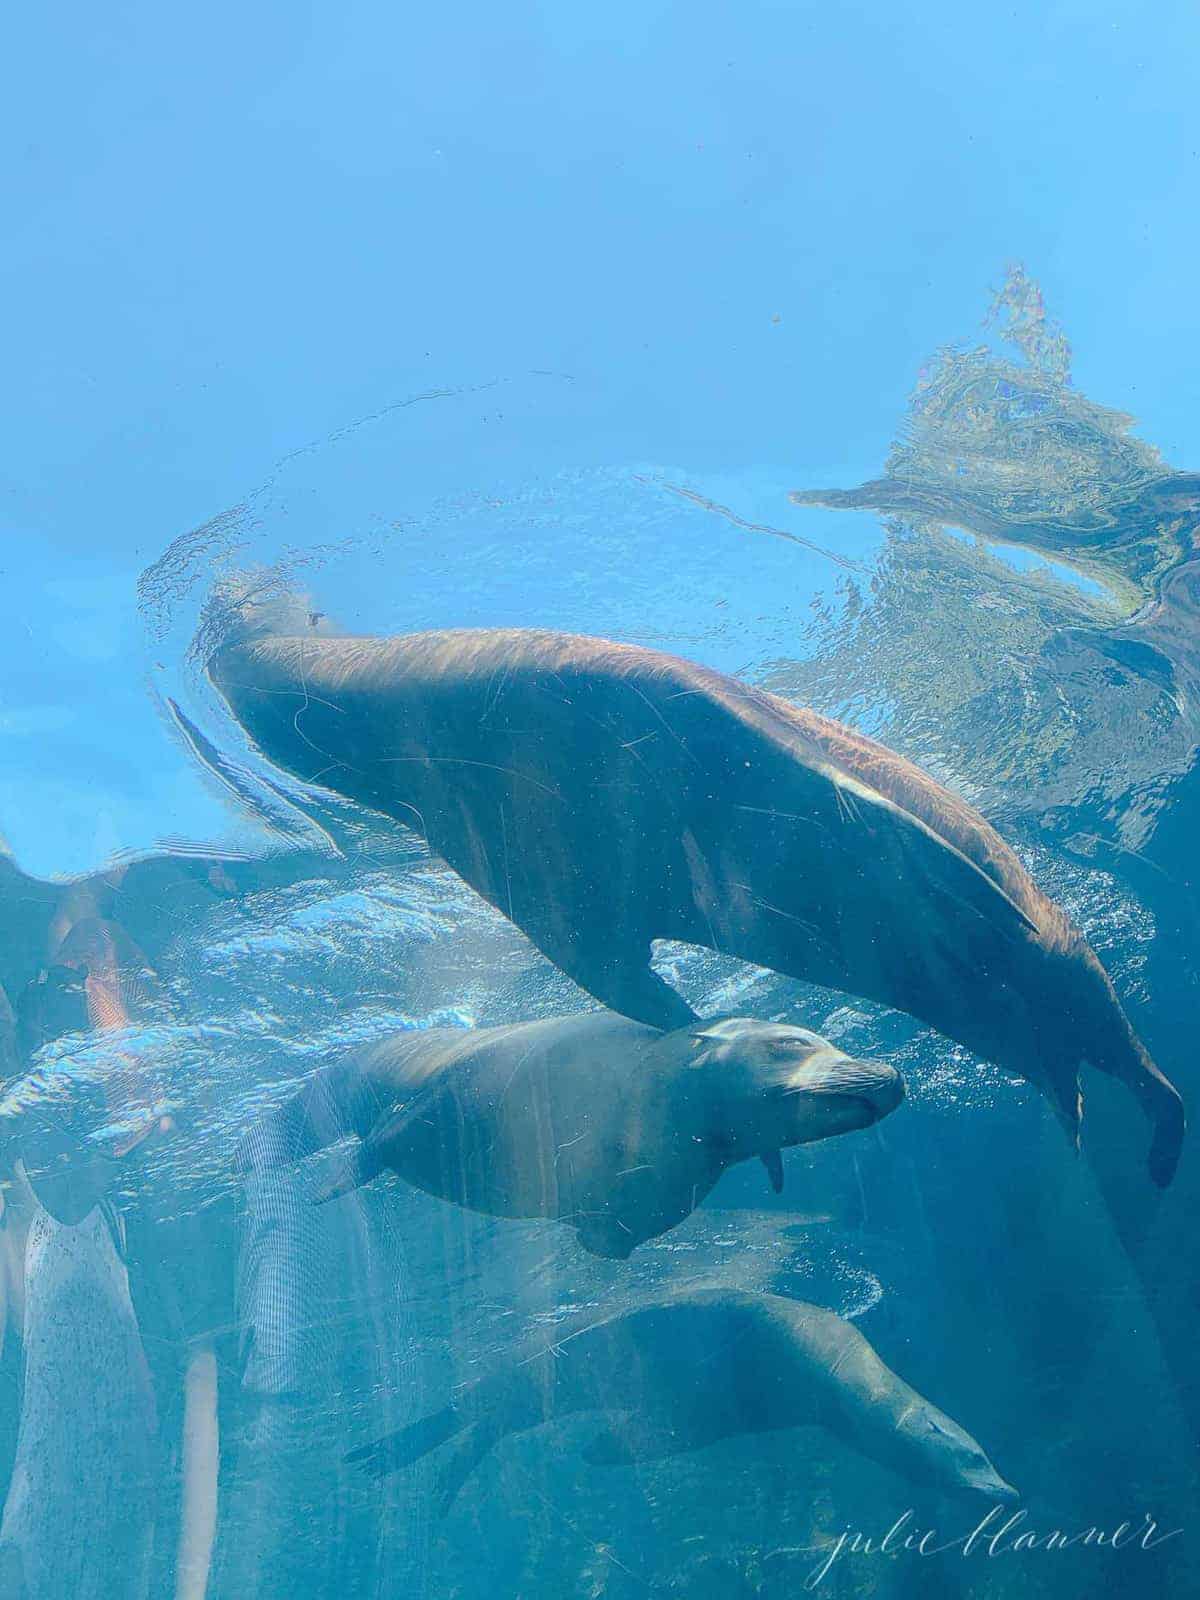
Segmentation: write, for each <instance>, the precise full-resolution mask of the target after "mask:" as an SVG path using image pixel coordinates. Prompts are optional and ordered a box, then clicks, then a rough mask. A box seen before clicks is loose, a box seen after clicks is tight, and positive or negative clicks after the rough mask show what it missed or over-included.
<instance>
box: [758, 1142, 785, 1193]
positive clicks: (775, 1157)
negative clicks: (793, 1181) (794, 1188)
mask: <svg viewBox="0 0 1200 1600" xmlns="http://www.w3.org/2000/svg"><path fill="white" fill-rule="evenodd" d="M758 1159H759V1160H760V1161H761V1162H762V1164H763V1166H764V1167H766V1169H767V1177H768V1178H769V1179H770V1182H771V1188H772V1189H773V1190H774V1191H775V1193H776V1194H782V1193H783V1151H782V1150H764V1151H763V1152H762V1153H761V1155H760V1156H759V1158H758Z"/></svg>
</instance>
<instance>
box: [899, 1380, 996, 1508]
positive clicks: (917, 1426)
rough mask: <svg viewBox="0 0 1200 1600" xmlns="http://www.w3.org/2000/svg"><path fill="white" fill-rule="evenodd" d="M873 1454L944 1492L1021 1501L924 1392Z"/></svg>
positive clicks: (978, 1447)
mask: <svg viewBox="0 0 1200 1600" xmlns="http://www.w3.org/2000/svg"><path fill="white" fill-rule="evenodd" d="M871 1453H872V1454H875V1455H877V1456H878V1458H879V1459H880V1460H882V1461H884V1463H885V1464H886V1465H888V1466H890V1467H893V1468H895V1469H896V1470H897V1471H898V1472H900V1473H902V1474H903V1475H904V1476H905V1477H908V1478H910V1479H912V1481H913V1482H915V1483H924V1484H927V1485H928V1486H929V1487H930V1488H934V1489H939V1490H941V1492H942V1493H943V1494H978V1495H983V1496H985V1497H986V1498H987V1499H989V1500H992V1501H995V1502H996V1503H997V1504H1000V1505H1011V1504H1012V1503H1013V1502H1014V1501H1016V1500H1019V1499H1020V1495H1019V1493H1018V1492H1017V1490H1016V1489H1014V1488H1013V1486H1012V1484H1010V1483H1006V1482H1005V1480H1004V1479H1003V1478H1002V1477H1001V1476H1000V1474H999V1473H998V1472H997V1471H996V1469H995V1467H994V1466H993V1465H992V1463H991V1462H990V1461H989V1460H988V1458H987V1456H986V1455H985V1454H984V1452H983V1448H982V1446H981V1445H979V1444H978V1443H977V1441H976V1440H974V1439H972V1437H971V1435H970V1434H969V1433H968V1432H967V1431H966V1429H965V1428H960V1427H959V1425H958V1423H957V1422H955V1421H954V1419H953V1417H948V1416H947V1415H946V1413H945V1412H944V1411H939V1410H938V1408H937V1406H935V1405H933V1404H932V1403H931V1402H930V1401H928V1400H926V1399H924V1398H923V1397H922V1396H920V1395H914V1396H913V1398H912V1401H911V1403H909V1404H908V1405H906V1406H905V1408H904V1410H903V1411H902V1412H901V1414H900V1416H899V1417H898V1418H897V1420H896V1424H895V1431H894V1433H893V1434H892V1435H891V1437H890V1438H888V1439H887V1442H886V1444H885V1445H884V1447H883V1448H882V1449H879V1450H873V1451H872V1452H871Z"/></svg>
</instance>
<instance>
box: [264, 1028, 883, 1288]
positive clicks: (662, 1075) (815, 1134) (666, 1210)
mask: <svg viewBox="0 0 1200 1600" xmlns="http://www.w3.org/2000/svg"><path fill="white" fill-rule="evenodd" d="M903 1096H904V1084H903V1081H902V1079H901V1077H900V1075H899V1073H898V1072H896V1070H895V1069H894V1068H893V1067H890V1066H888V1065H886V1064H885V1063H884V1062H880V1061H856V1060H854V1059H853V1058H852V1057H850V1056H847V1055H844V1054H843V1053H842V1051H840V1050H838V1049H837V1048H836V1047H835V1046H834V1045H831V1044H830V1043H829V1042H828V1041H827V1040H825V1039H822V1038H820V1037H819V1036H818V1035H817V1034H815V1033H809V1032H808V1031H807V1030H806V1029H804V1028H794V1027H789V1026H786V1025H784V1024H781V1023H770V1022H757V1021H753V1020H751V1019H749V1018H745V1017H731V1018H726V1019H723V1020H722V1021H719V1022H715V1023H709V1024H707V1025H700V1024H694V1025H692V1026H690V1027H688V1028H681V1029H678V1030H676V1031H675V1032H673V1033H666V1034H663V1033H660V1032H659V1031H658V1030H657V1029H655V1028H647V1027H645V1026H644V1025H643V1024H642V1023H639V1022H631V1021H630V1020H629V1018H627V1017H620V1016H616V1015H614V1014H613V1013H612V1012H603V1011H596V1012H585V1013H583V1014H582V1015H580V1016H574V1017H558V1018H554V1019H551V1020H549V1021H544V1022H523V1023H517V1024H516V1025H513V1026H508V1027H499V1028H480V1029H467V1028H432V1029H428V1030H409V1031H408V1032H405V1033H400V1034H395V1035H392V1036H391V1037H389V1038H386V1039H383V1040H381V1041H380V1042H378V1043H376V1044H373V1045H369V1046H367V1047H366V1048H365V1049H361V1050H357V1051H355V1052H354V1053H353V1054H352V1055H350V1056H349V1057H347V1059H346V1060H345V1061H344V1062H342V1063H339V1064H338V1066H336V1067H335V1068H333V1069H331V1070H329V1071H327V1072H324V1073H321V1074H319V1075H318V1076H317V1077H316V1078H315V1079H313V1080H312V1082H311V1083H309V1084H308V1085H307V1086H306V1088H305V1089H304V1091H302V1093H301V1094H300V1095H299V1096H298V1097H297V1098H296V1099H295V1100H294V1101H292V1102H291V1103H290V1104H289V1105H288V1106H285V1107H284V1108H282V1110H281V1112H280V1113H278V1117H279V1126H278V1128H277V1134H278V1138H277V1140H276V1142H277V1143H278V1144H281V1145H283V1147H284V1148H290V1149H291V1151H292V1152H293V1153H294V1154H295V1155H297V1156H302V1155H306V1154H308V1153H310V1152H311V1151H313V1150H315V1149H318V1148H320V1147H321V1146H322V1145H324V1144H327V1143H330V1142H331V1141H333V1140H335V1139H338V1138H340V1137H342V1136H343V1135H344V1134H346V1133H348V1132H350V1131H352V1130H353V1131H355V1132H357V1133H358V1134H360V1136H362V1137H363V1143H362V1144H361V1145H359V1146H358V1147H357V1149H355V1150H354V1151H353V1152H352V1153H351V1154H350V1155H349V1156H348V1157H346V1158H345V1160H344V1161H342V1162H341V1163H340V1165H339V1166H338V1167H337V1168H336V1169H335V1170H334V1172H333V1174H332V1175H331V1176H329V1177H327V1179H326V1181H325V1182H324V1183H323V1185H322V1186H321V1189H320V1194H319V1198H321V1199H330V1198H332V1197H333V1196H335V1195H339V1194H344V1193H346V1192H347V1191H348V1190H350V1189H353V1188H355V1187H357V1186H358V1185H359V1184H361V1183H366V1182H369V1181H370V1179H372V1178H374V1177H375V1176H376V1175H377V1174H378V1173H380V1172H381V1171H383V1170H384V1169H385V1168H390V1169H391V1170H392V1171H394V1172H397V1173H399V1175H400V1176H401V1177H402V1178H404V1179H406V1180H407V1181H408V1182H409V1183H412V1184H414V1185H415V1186H416V1187H418V1188H420V1189H424V1190H426V1191H427V1192H428V1193H430V1194H435V1195H437V1196H439V1197H440V1198H441V1199H444V1200H452V1201H455V1202H457V1203H458V1204H459V1205H462V1206H466V1207H468V1208H469V1209H471V1210H474V1211H484V1212H489V1213H490V1214H491V1215H493V1216H502V1217H556V1218H559V1219H561V1220H562V1221H564V1222H567V1223H569V1224H570V1225H571V1226H572V1227H574V1228H575V1229H576V1230H577V1231H578V1234H579V1240H580V1243H581V1244H582V1245H583V1246H584V1247H585V1249H587V1250H590V1251H591V1252H592V1253H593V1254H594V1255H601V1256H609V1257H613V1258H615V1259H618V1260H624V1259H625V1258H626V1257H627V1256H628V1255H629V1254H630V1252H631V1251H632V1250H634V1249H636V1247H637V1246H638V1245H640V1244H643V1243H644V1242H645V1241H646V1240H647V1239H651V1238H655V1237H657V1236H658V1235H659V1234H661V1233H665V1232H666V1231H667V1230H668V1229H669V1228H673V1227H674V1226H675V1225H676V1223H678V1222H681V1221H682V1220H683V1219H684V1217H686V1216H687V1215H688V1214H689V1213H690V1212H691V1211H693V1210H694V1209H695V1208H696V1206H697V1205H699V1203H700V1202H701V1200H703V1199H704V1197H705V1195H707V1194H708V1193H709V1191H710V1190H711V1189H712V1187H713V1185H714V1184H715V1183H716V1181H717V1179H718V1178H719V1177H720V1176H721V1174H722V1172H724V1170H725V1169H726V1167H729V1166H732V1165H734V1164H735V1163H736V1162H739V1161H745V1160H747V1159H748V1158H749V1157H751V1156H760V1157H761V1158H762V1160H763V1162H764V1163H765V1165H766V1167H767V1171H768V1173H769V1175H770V1177H771V1182H772V1184H773V1186H774V1187H775V1189H776V1191H778V1190H780V1189H782V1187H783V1163H782V1159H781V1156H780V1150H781V1148H786V1147H788V1146H790V1145H797V1144H808V1143H811V1142H813V1141H814V1140H817V1139H824V1138H827V1137H829V1136H830V1135H831V1134H838V1133H845V1132H848V1131H850V1130H852V1129H855V1128H865V1127H869V1126H870V1125H871V1124H872V1123H874V1122H877V1121H878V1120H879V1118H880V1117H883V1116H886V1115H887V1114H888V1112H890V1111H892V1110H894V1109H895V1107H896V1106H897V1105H899V1103H900V1101H901V1099H902V1098H903ZM392 1108H394V1109H392Z"/></svg>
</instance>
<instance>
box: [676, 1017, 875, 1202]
mask: <svg viewBox="0 0 1200 1600" xmlns="http://www.w3.org/2000/svg"><path fill="white" fill-rule="evenodd" d="M680 1031H681V1033H682V1032H686V1034H687V1036H688V1039H689V1042H690V1046H691V1050H692V1055H691V1059H690V1067H691V1069H692V1072H694V1073H699V1074H703V1078H704V1083H705V1090H706V1096H705V1098H706V1102H707V1104H708V1105H709V1106H710V1107H711V1121H710V1129H709V1131H710V1136H711V1137H712V1138H714V1139H715V1140H716V1141H717V1142H719V1143H724V1144H727V1145H728V1146H729V1147H730V1148H731V1151H732V1152H734V1159H738V1158H739V1157H742V1156H747V1155H761V1156H762V1157H763V1159H764V1161H766V1162H767V1166H768V1171H769V1172H770V1173H771V1179H772V1183H773V1184H774V1185H775V1187H776V1189H778V1188H779V1187H780V1186H781V1179H782V1173H781V1169H779V1168H778V1167H777V1165H776V1163H777V1161H778V1151H779V1150H780V1149H781V1148H786V1147H787V1146H789V1145H796V1144H811V1143H813V1142H814V1141H815V1140H817V1139H827V1138H829V1137H830V1136H831V1135H832V1134H837V1133H849V1132H851V1131H852V1130H853V1129H855V1128H869V1127H870V1126H871V1125H872V1124H873V1123H876V1122H878V1121H879V1119H880V1118H881V1117H886V1116H887V1115H888V1113H889V1112H890V1111H894V1110H895V1109H896V1107H897V1106H898V1105H899V1104H900V1102H901V1100H903V1098H904V1080H903V1078H902V1077H901V1076H900V1074H899V1073H898V1072H897V1071H896V1069H895V1068H894V1067H891V1066H889V1065H888V1064H887V1062H885V1061H866V1060H859V1059H857V1058H856V1057H854V1056H848V1055H846V1054H845V1053H844V1052H843V1051H841V1050H839V1049H838V1048H837V1046H836V1045H834V1044H831V1043H830V1042H829V1040H828V1039H822V1038H821V1036H820V1034H816V1033H810V1032H809V1030H808V1029H807V1028H796V1027H792V1026H790V1025H789V1024H787V1023H782V1022H758V1021H755V1020H754V1019H753V1018H750V1017H725V1018H722V1019H721V1020H719V1021H716V1022H709V1023H703V1024H700V1025H698V1026H694V1027H692V1028H690V1029H687V1030H680ZM690 1076H691V1074H690V1073H689V1077H690ZM692 1081H693V1083H694V1082H695V1079H694V1078H693V1079H692ZM772 1155H773V1156H774V1160H772V1159H771V1157H772Z"/></svg>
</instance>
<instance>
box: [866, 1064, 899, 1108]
mask: <svg viewBox="0 0 1200 1600" xmlns="http://www.w3.org/2000/svg"><path fill="white" fill-rule="evenodd" d="M863 1066H864V1067H865V1068H866V1069H867V1071H868V1072H869V1073H870V1079H869V1082H868V1084H867V1098H868V1099H869V1100H870V1102H871V1104H872V1105H873V1106H874V1107H875V1110H876V1111H877V1112H878V1113H879V1115H880V1116H881V1117H886V1116H887V1115H888V1113H889V1112H891V1111H895V1109H896V1107H897V1106H898V1105H899V1104H900V1102H901V1101H902V1100H903V1099H904V1096H905V1094H906V1093H907V1090H906V1088H905V1084H904V1079H903V1078H902V1077H901V1076H900V1074H899V1073H898V1072H897V1071H896V1069H895V1067H893V1066H892V1065H891V1064H890V1063H889V1062H887V1061H864V1062H863Z"/></svg>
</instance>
